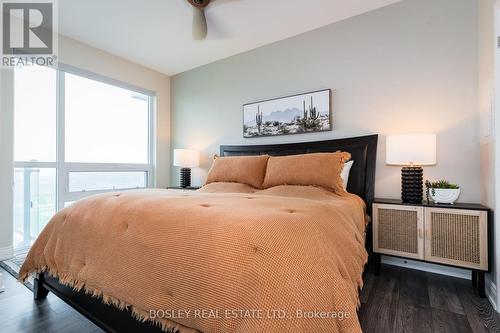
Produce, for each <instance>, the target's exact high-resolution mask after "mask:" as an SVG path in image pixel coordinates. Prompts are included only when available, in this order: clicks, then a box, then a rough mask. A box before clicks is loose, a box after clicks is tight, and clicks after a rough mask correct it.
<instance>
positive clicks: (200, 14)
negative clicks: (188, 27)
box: [187, 0, 215, 40]
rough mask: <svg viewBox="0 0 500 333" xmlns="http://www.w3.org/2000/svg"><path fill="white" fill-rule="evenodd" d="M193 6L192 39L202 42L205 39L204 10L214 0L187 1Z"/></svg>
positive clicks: (205, 21) (205, 23) (205, 19)
mask: <svg viewBox="0 0 500 333" xmlns="http://www.w3.org/2000/svg"><path fill="white" fill-rule="evenodd" d="M187 1H188V2H189V3H190V4H191V5H192V6H193V38H194V39H196V40H202V39H205V38H206V37H207V30H208V29H207V18H206V17H205V8H206V7H207V6H208V5H209V4H210V2H212V1H215V0H187Z"/></svg>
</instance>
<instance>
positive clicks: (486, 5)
mask: <svg viewBox="0 0 500 333" xmlns="http://www.w3.org/2000/svg"><path fill="white" fill-rule="evenodd" d="M478 3H479V6H478V35H479V38H478V66H479V71H478V97H479V98H478V105H479V113H480V133H479V134H480V149H481V160H480V163H481V186H482V200H481V201H482V203H483V204H485V205H487V206H488V207H491V208H492V209H493V210H495V186H494V184H495V174H494V171H495V168H494V166H495V163H494V159H495V155H494V146H495V132H494V126H493V122H494V117H493V113H494V112H493V106H494V102H493V101H494V99H495V97H494V94H495V78H494V72H495V58H494V57H495V0H480V1H479V2H478ZM493 228H494V234H495V237H494V239H493V242H494V244H493V248H495V249H496V248H497V247H498V239H499V238H498V236H500V233H499V230H498V228H497V227H496V226H495V223H494V224H493ZM497 253H498V251H494V253H493V262H494V265H493V271H492V274H490V275H488V276H487V286H488V290H487V293H488V296H489V298H490V300H491V301H492V303H494V304H495V305H496V304H498V293H497V290H496V284H497V281H498V276H497V275H498V272H497V271H498V269H497V267H498V264H499V261H498V260H499V258H498V255H496V254H497Z"/></svg>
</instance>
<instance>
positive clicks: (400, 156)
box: [385, 133, 436, 166]
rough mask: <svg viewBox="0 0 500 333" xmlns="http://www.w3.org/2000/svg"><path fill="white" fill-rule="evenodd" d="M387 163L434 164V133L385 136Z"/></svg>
mask: <svg viewBox="0 0 500 333" xmlns="http://www.w3.org/2000/svg"><path fill="white" fill-rule="evenodd" d="M385 161H386V163H387V164H392V165H416V166H420V165H433V164H436V134H423V133H421V134H398V135H390V136H388V137H387V142H386V158H385Z"/></svg>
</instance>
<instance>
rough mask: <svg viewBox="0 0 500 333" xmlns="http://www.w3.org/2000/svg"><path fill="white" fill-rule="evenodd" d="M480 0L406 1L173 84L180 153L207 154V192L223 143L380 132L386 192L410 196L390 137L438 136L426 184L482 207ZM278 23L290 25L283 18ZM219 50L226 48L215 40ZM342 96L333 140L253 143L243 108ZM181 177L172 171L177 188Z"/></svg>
mask: <svg viewBox="0 0 500 333" xmlns="http://www.w3.org/2000/svg"><path fill="white" fill-rule="evenodd" d="M477 14H478V11H477V1H476V0H404V1H402V2H400V3H397V4H394V5H391V6H388V7H385V8H381V9H379V10H376V11H373V12H370V13H366V14H363V15H360V16H357V17H354V18H350V19H348V20H345V21H342V22H338V23H334V24H332V25H329V26H326V27H323V28H321V29H318V30H315V31H311V32H307V33H305V34H302V35H299V36H296V37H293V38H290V39H287V40H284V41H280V42H277V43H274V44H271V45H268V46H265V47H261V48H258V49H255V50H252V51H250V52H246V53H243V54H240V55H236V56H233V57H230V58H227V59H224V60H221V61H218V62H215V63H212V64H209V65H206V66H203V67H200V68H197V69H194V70H191V71H188V72H185V73H181V74H179V75H176V76H174V77H173V78H172V148H195V149H200V150H201V151H202V166H201V167H200V168H197V169H195V170H194V171H193V172H194V183H195V184H202V182H203V180H204V177H205V175H206V171H207V169H208V168H209V166H210V160H211V158H210V157H211V155H212V154H214V153H217V152H218V147H219V145H220V144H261V143H283V142H298V141H314V140H326V139H333V138H340V137H347V136H356V135H365V134H372V133H379V134H380V135H381V136H380V144H379V151H378V162H377V176H376V195H377V196H383V197H394V198H397V197H399V188H400V185H399V184H400V183H399V182H400V169H399V167H394V166H386V165H385V163H384V161H385V151H384V150H385V136H386V135H388V134H394V133H400V132H434V133H437V134H438V159H437V165H436V166H432V167H426V168H425V174H426V177H429V178H434V179H435V178H448V179H449V180H450V181H453V182H457V183H459V184H460V185H461V187H462V196H461V200H463V201H472V202H480V201H481V192H482V191H481V176H480V163H479V156H480V149H479V111H478V54H477V45H478V21H477ZM277 22H278V21H277ZM207 42H212V43H213V42H214V41H207ZM323 88H331V89H333V90H334V93H333V103H332V104H333V105H332V106H333V126H334V129H333V131H332V132H324V133H317V134H303V135H292V136H281V137H274V138H254V139H243V138H242V105H243V104H244V103H247V102H252V101H257V100H263V99H267V98H272V97H279V96H285V95H290V94H294V93H300V92H307V91H311V90H317V89H323ZM177 182H178V169H176V168H172V170H171V183H172V184H176V183H177Z"/></svg>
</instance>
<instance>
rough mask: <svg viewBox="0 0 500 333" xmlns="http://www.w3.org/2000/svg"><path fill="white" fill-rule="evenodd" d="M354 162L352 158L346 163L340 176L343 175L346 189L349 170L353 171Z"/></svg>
mask: <svg viewBox="0 0 500 333" xmlns="http://www.w3.org/2000/svg"><path fill="white" fill-rule="evenodd" d="M353 164H354V160H350V161H349V162H345V163H344V168H343V169H342V172H341V173H340V177H342V181H343V182H344V190H345V189H347V183H348V182H349V172H350V171H351V168H352V165H353Z"/></svg>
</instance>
